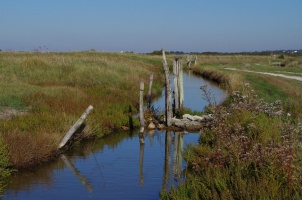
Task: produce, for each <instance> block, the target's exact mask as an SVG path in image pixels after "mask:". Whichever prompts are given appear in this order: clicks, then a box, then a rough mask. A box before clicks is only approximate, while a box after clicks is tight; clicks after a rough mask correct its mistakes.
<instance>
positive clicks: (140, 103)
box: [139, 82, 145, 132]
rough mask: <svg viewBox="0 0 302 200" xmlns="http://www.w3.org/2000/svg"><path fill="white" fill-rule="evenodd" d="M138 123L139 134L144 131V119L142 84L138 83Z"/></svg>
mask: <svg viewBox="0 0 302 200" xmlns="http://www.w3.org/2000/svg"><path fill="white" fill-rule="evenodd" d="M139 121H140V123H141V130H140V132H144V129H145V118H144V82H141V83H140V93H139Z"/></svg>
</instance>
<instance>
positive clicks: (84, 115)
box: [58, 105, 93, 149]
mask: <svg viewBox="0 0 302 200" xmlns="http://www.w3.org/2000/svg"><path fill="white" fill-rule="evenodd" d="M92 110H93V106H91V105H90V106H89V107H88V108H87V109H86V111H85V112H84V113H83V114H82V116H81V117H80V118H79V119H78V121H77V122H76V123H75V124H74V125H73V126H72V127H71V128H70V129H69V131H68V132H67V133H66V135H65V136H64V138H63V139H62V140H61V142H60V144H59V146H58V148H59V149H60V148H62V147H63V146H65V144H66V143H67V142H68V140H69V139H70V138H71V137H72V136H73V134H74V133H75V132H76V131H77V130H78V128H79V127H80V126H81V125H82V124H83V122H84V120H85V119H86V118H87V116H88V115H89V113H90V112H91V111H92Z"/></svg>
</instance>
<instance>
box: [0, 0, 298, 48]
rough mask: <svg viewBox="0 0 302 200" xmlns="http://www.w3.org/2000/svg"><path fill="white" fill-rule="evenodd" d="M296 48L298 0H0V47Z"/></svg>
mask: <svg viewBox="0 0 302 200" xmlns="http://www.w3.org/2000/svg"><path fill="white" fill-rule="evenodd" d="M39 47H41V48H42V50H49V51H78V50H89V49H95V50H99V51H121V50H123V51H134V52H141V53H144V52H151V51H153V50H158V49H161V48H164V49H166V50H167V51H177V50H179V51H186V52H190V51H198V52H205V51H218V52H241V51H263V50H279V49H302V1H301V0H228V1H226V0H190V1H184V0H182V1H181V0H174V1H172V0H170V1H168V0H152V1H151V0H149V1H147V0H106V1H105V0H48V1H47V0H0V49H2V50H15V51H23V50H25V51H32V50H34V49H38V48H39Z"/></svg>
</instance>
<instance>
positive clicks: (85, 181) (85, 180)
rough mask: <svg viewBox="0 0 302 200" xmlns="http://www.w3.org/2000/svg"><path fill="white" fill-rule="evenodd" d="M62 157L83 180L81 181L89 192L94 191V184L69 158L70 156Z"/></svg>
mask: <svg viewBox="0 0 302 200" xmlns="http://www.w3.org/2000/svg"><path fill="white" fill-rule="evenodd" d="M61 159H62V160H63V162H64V163H65V165H67V167H68V168H69V169H70V170H71V171H72V172H73V173H74V175H76V177H78V178H79V179H80V181H81V183H82V184H83V185H84V186H85V187H86V188H87V190H88V191H89V192H91V191H92V185H90V183H89V181H88V180H87V178H86V177H84V176H83V175H82V174H81V172H80V171H79V170H77V168H76V167H75V166H74V165H73V164H72V163H71V162H70V161H69V160H68V158H67V157H66V156H65V155H61Z"/></svg>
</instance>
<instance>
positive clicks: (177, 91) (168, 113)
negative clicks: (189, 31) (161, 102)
mask: <svg viewBox="0 0 302 200" xmlns="http://www.w3.org/2000/svg"><path fill="white" fill-rule="evenodd" d="M162 56H163V59H162V62H163V69H164V74H165V122H166V126H167V127H170V126H171V125H172V122H171V120H172V117H173V107H172V89H171V80H170V71H169V66H168V63H167V59H166V55H165V50H164V49H162ZM196 59H197V57H195V60H194V63H196ZM189 61H190V63H191V61H192V58H191V57H190V60H189ZM173 74H174V112H175V111H177V110H179V109H180V108H182V107H183V106H184V90H183V67H182V63H181V57H176V58H175V60H174V61H173ZM152 84H153V74H151V75H150V84H149V90H148V104H147V105H148V108H150V107H151V101H152V98H151V97H152V94H151V91H152ZM143 96H144V82H141V83H140V100H139V102H140V103H139V116H140V124H141V128H140V132H141V133H143V132H144V130H145V119H144V103H143ZM92 110H93V106H91V105H90V106H89V107H88V108H87V109H86V111H85V112H84V113H83V114H82V116H81V117H80V118H79V119H78V121H77V122H76V123H75V124H74V125H73V126H72V127H71V128H70V129H69V131H68V132H67V133H66V135H65V136H64V138H63V139H62V140H61V142H60V144H59V146H58V149H60V148H62V147H63V146H65V145H66V143H67V142H68V141H69V140H70V139H71V138H72V136H73V134H74V133H75V132H76V131H77V130H78V129H79V128H80V126H81V125H82V124H83V122H84V120H85V119H86V118H87V116H88V115H89V113H90V112H91V111H92Z"/></svg>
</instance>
